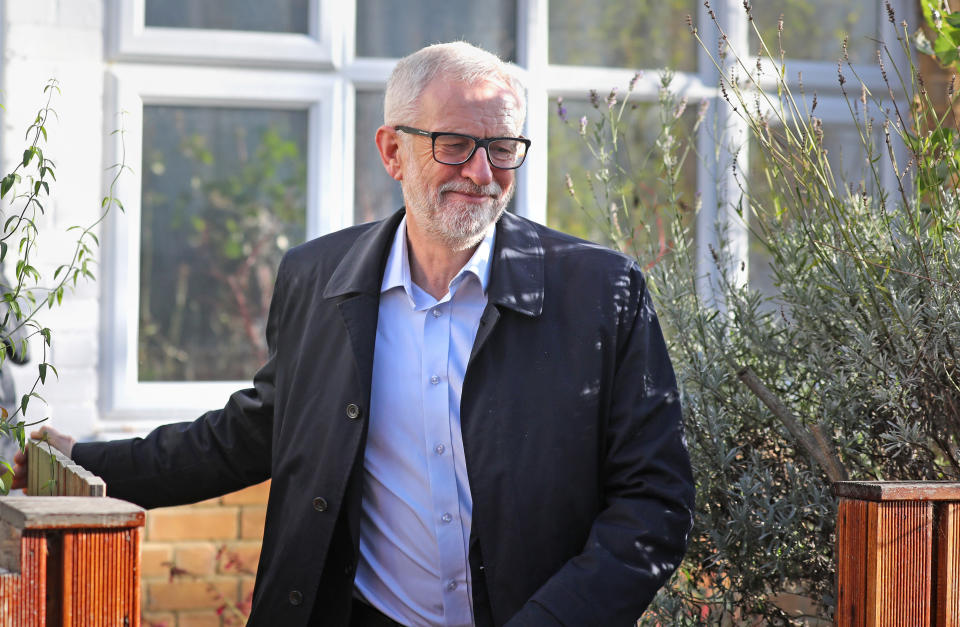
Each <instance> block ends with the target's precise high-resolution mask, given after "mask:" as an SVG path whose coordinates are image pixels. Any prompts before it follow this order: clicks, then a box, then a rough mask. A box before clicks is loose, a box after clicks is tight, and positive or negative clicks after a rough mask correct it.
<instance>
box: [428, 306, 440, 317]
mask: <svg viewBox="0 0 960 627" xmlns="http://www.w3.org/2000/svg"><path fill="white" fill-rule="evenodd" d="M430 313H431V314H433V317H434V318H439V317H440V316H441V315H443V314H442V313H441V312H440V310H439V309H437V308H436V307H434V308H433V309H432V310H431V311H430Z"/></svg>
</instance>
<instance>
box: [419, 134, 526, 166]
mask: <svg viewBox="0 0 960 627" xmlns="http://www.w3.org/2000/svg"><path fill="white" fill-rule="evenodd" d="M476 144H477V142H476V141H475V140H473V139H471V138H470V137H463V136H462V135H442V134H441V135H437V137H436V139H435V140H434V142H433V156H434V158H435V159H436V160H437V161H439V162H440V163H445V164H448V165H459V164H461V163H463V162H465V161H466V160H467V159H469V158H470V156H471V154H472V153H473V151H474V148H475V147H476ZM526 151H527V146H526V144H524V143H523V142H521V141H517V140H515V139H495V140H493V141H491V142H489V144H488V145H487V157H488V158H489V159H490V163H492V164H493V165H495V166H496V167H498V168H515V167H517V166H519V165H520V164H521V163H523V159H524V157H525V156H526Z"/></svg>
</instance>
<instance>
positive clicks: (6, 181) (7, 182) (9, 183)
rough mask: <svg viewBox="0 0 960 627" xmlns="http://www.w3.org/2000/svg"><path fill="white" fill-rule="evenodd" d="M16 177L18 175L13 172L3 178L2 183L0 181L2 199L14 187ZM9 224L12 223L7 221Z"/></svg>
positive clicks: (0, 196)
mask: <svg viewBox="0 0 960 627" xmlns="http://www.w3.org/2000/svg"><path fill="white" fill-rule="evenodd" d="M15 177H16V175H15V174H13V173H12V172H11V173H10V174H8V175H6V176H5V177H3V180H2V181H0V198H3V197H4V196H6V195H7V192H9V191H10V188H11V187H13V183H14V181H16V178H15ZM9 222H10V221H9V220H7V223H9Z"/></svg>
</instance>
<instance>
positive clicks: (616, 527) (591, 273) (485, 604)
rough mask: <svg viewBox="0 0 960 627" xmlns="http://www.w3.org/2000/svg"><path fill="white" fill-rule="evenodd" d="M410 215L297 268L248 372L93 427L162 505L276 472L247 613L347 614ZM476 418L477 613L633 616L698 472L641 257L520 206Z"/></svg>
mask: <svg viewBox="0 0 960 627" xmlns="http://www.w3.org/2000/svg"><path fill="white" fill-rule="evenodd" d="M401 216H402V211H401V212H398V213H397V214H395V215H393V216H392V217H390V218H388V219H387V220H385V221H382V222H378V223H373V224H364V225H360V226H355V227H351V228H348V229H346V230H343V231H340V232H337V233H333V234H331V235H327V236H324V237H321V238H319V239H317V240H314V241H311V242H308V243H306V244H304V245H302V246H299V247H297V248H294V249H293V250H291V251H290V252H289V253H288V254H287V255H286V256H285V257H284V259H283V261H282V262H281V264H280V269H279V272H278V276H277V282H276V288H275V291H274V296H273V302H272V304H271V307H270V317H269V321H268V323H267V339H268V342H269V346H270V359H269V361H268V363H267V364H266V365H265V366H264V367H263V368H262V369H261V370H260V371H259V372H258V373H257V374H256V376H255V377H254V381H253V384H254V385H253V388H252V389H247V390H243V391H239V392H236V393H235V394H233V395H232V396H231V397H230V400H229V402H228V403H227V405H226V406H225V407H224V408H223V409H221V410H217V411H213V412H209V413H207V414H204V415H203V416H201V417H200V418H199V419H198V420H196V421H194V422H192V423H182V424H175V425H168V426H165V427H160V428H158V429H156V430H155V431H153V432H152V433H151V434H150V435H149V436H147V437H146V438H144V439H132V440H123V441H117V442H110V443H87V444H78V445H76V447H75V448H74V451H73V456H74V458H75V459H76V461H77V462H78V463H80V464H81V465H83V466H85V467H86V468H88V469H90V470H92V471H93V472H95V473H97V474H99V475H100V476H102V477H103V478H104V479H105V480H106V482H107V486H108V490H109V493H110V494H111V495H112V496H116V497H119V498H123V499H127V500H130V501H133V502H135V503H139V504H140V505H143V506H145V507H159V506H166V505H174V504H180V503H186V502H192V501H199V500H202V499H206V498H210V497H213V496H215V495H219V494H223V493H226V492H229V491H232V490H236V489H239V488H242V487H244V486H248V485H251V484H254V483H257V482H260V481H263V480H264V479H266V478H268V477H272V478H273V481H272V484H271V488H270V498H269V504H268V507H267V518H266V527H265V530H264V539H263V550H262V553H261V557H260V565H259V569H258V571H257V584H256V587H255V590H254V595H253V609H252V613H251V616H250V622H249V624H250V625H263V626H273V625H281V626H295V625H313V624H316V625H344V624H346V623H347V620H348V616H349V611H350V602H351V594H352V593H351V591H352V587H353V576H354V572H355V567H356V561H357V555H358V549H357V542H358V528H359V519H360V500H361V474H362V472H361V468H362V464H363V448H364V441H365V437H366V429H367V407H368V406H369V399H370V382H371V373H372V368H373V349H374V341H375V334H376V326H377V310H378V298H379V293H380V282H381V278H382V274H383V268H384V264H385V262H386V258H387V254H388V251H389V248H390V244H391V241H392V238H393V234H394V232H395V231H396V227H397V225H398V224H399V222H400V218H401ZM492 263H493V267H492V271H491V278H490V285H489V290H488V294H487V296H488V300H489V303H488V305H487V308H486V310H485V311H484V313H483V316H482V319H481V321H480V327H479V330H478V332H477V337H476V341H475V343H474V346H473V350H472V353H471V356H470V361H469V363H468V366H467V372H466V376H465V378H464V383H463V394H462V401H461V423H462V430H463V441H464V449H465V454H466V462H467V473H468V476H469V481H470V491H471V494H472V497H473V527H472V532H471V535H470V554H469V560H470V567H471V575H472V579H473V590H472V593H473V599H474V608H475V612H476V623H477V624H478V625H490V624H494V625H502V624H509V625H511V626H514V625H559V624H564V625H570V626H580V625H602V626H610V625H623V626H624V627H627V625H630V624H632V622H633V621H635V620H636V619H637V618H638V617H639V615H640V614H641V613H642V611H643V608H645V607H646V606H647V604H648V603H649V602H650V600H651V599H652V598H653V596H654V594H655V593H656V591H657V589H658V588H659V587H660V586H661V585H662V584H663V583H664V581H665V580H666V579H667V577H669V575H670V574H671V573H672V572H673V570H674V569H675V568H676V567H677V566H678V564H679V563H680V560H681V558H682V556H683V553H684V550H685V547H686V543H687V536H688V533H689V530H690V525H691V511H692V507H693V485H692V477H691V472H690V463H689V459H688V456H687V451H686V446H685V444H684V438H683V432H682V426H681V412H680V406H679V403H678V398H677V397H678V395H677V391H676V383H675V380H674V375H673V370H672V368H671V366H670V361H669V359H668V357H667V354H666V347H665V345H664V341H663V337H662V334H661V332H660V327H659V324H658V322H657V318H656V314H655V313H654V310H653V307H652V306H651V303H650V299H649V296H648V293H647V290H646V287H645V282H644V278H643V276H642V275H641V273H640V270H639V268H638V267H637V265H636V263H635V262H634V261H632V260H630V259H629V258H627V257H625V256H623V255H620V254H618V253H615V252H612V251H610V250H607V249H605V248H602V247H600V246H596V245H593V244H589V243H586V242H583V241H581V240H577V239H575V238H572V237H570V236H567V235H564V234H561V233H558V232H556V231H552V230H550V229H547V228H546V227H543V226H541V225H538V224H535V223H533V222H530V221H528V220H525V219H523V218H519V217H516V216H513V215H511V214H504V216H503V217H502V218H501V219H500V221H499V223H498V225H497V237H496V244H495V252H494V258H493V262H492Z"/></svg>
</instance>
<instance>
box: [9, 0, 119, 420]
mask: <svg viewBox="0 0 960 627" xmlns="http://www.w3.org/2000/svg"><path fill="white" fill-rule="evenodd" d="M2 8H3V25H2V34H3V42H2V49H3V66H2V89H3V94H2V96H0V98H2V102H3V105H4V107H5V111H4V112H3V113H2V135H0V151H2V153H0V154H2V160H0V167H2V170H3V172H4V173H6V172H8V171H10V170H11V169H12V168H13V167H14V166H15V165H16V163H17V162H18V161H19V160H20V158H21V156H22V154H23V150H24V148H25V147H26V143H25V141H24V132H25V131H26V128H27V127H28V126H29V125H30V124H31V123H32V122H33V120H34V118H35V117H36V115H37V111H38V109H39V108H40V107H41V106H42V105H43V103H44V93H43V86H44V84H45V83H46V82H47V80H48V79H49V78H56V79H57V80H58V81H59V82H60V89H61V91H62V94H61V95H57V96H55V97H54V101H53V107H54V108H55V110H56V111H57V114H58V116H59V119H53V120H52V121H50V122H49V123H48V125H47V126H48V133H49V143H48V144H47V145H46V146H44V147H43V150H44V153H45V156H46V157H47V158H49V159H52V160H53V161H54V162H55V163H56V177H57V180H56V182H54V183H52V187H51V197H50V198H49V199H48V200H46V201H45V202H44V204H45V208H46V213H45V215H44V216H42V217H41V218H40V219H39V220H38V226H39V228H40V239H39V241H40V248H39V250H38V254H39V257H38V259H37V261H38V263H37V267H38V268H39V269H40V270H41V272H42V273H43V275H44V279H45V280H44V285H49V284H50V283H52V279H53V272H54V269H55V268H56V266H57V265H59V264H60V263H63V262H66V261H68V260H69V258H70V255H71V253H72V250H73V243H74V242H75V241H76V238H75V236H73V235H72V234H70V233H66V229H67V228H68V227H70V226H73V225H88V224H90V223H92V222H93V221H95V220H96V218H97V217H98V216H99V209H100V200H101V198H102V196H103V184H102V181H103V165H102V163H103V158H102V155H103V137H104V130H105V129H104V119H103V110H104V108H103V80H104V79H103V77H104V61H103V48H104V45H103V41H104V38H103V22H104V20H103V2H102V1H101V0H6V1H5V2H4V3H3V5H2ZM4 203H5V206H4V213H6V214H9V211H10V210H11V207H10V206H9V205H8V204H6V199H5V200H4ZM97 235H98V236H99V235H101V233H100V232H99V231H98V232H97ZM13 252H14V251H11V252H10V253H8V254H9V255H12V254H13ZM8 265H9V264H8ZM11 274H12V267H10V268H9V269H8V276H9V275H11ZM99 297H100V286H99V285H98V284H96V283H92V282H87V283H81V284H79V285H78V287H77V289H76V290H75V291H74V292H72V293H68V294H66V295H65V296H64V300H63V306H62V307H60V308H54V309H53V310H43V311H42V312H41V314H40V317H39V320H40V322H41V324H43V325H44V326H47V327H49V328H50V329H51V330H52V332H53V336H52V339H53V344H52V347H51V351H50V355H49V359H48V361H49V362H50V363H52V364H54V366H55V367H56V368H57V370H58V371H59V373H60V378H59V381H57V379H56V378H55V377H48V379H47V384H46V385H45V386H43V388H42V389H40V390H39V393H40V394H41V395H42V396H44V398H46V399H47V401H48V402H49V405H48V406H47V407H44V406H43V404H42V403H40V402H38V401H36V400H35V399H34V401H33V402H32V403H31V405H30V407H29V408H28V413H27V419H28V421H33V420H36V419H38V418H41V417H43V416H50V424H51V425H54V426H56V427H58V428H63V429H66V430H67V431H69V432H71V433H73V434H76V435H79V436H83V437H90V436H93V435H95V434H94V429H95V424H96V422H97V389H98V378H97V360H98V338H99V335H100V322H99V320H100V306H99ZM36 339H37V338H34V341H33V342H32V343H31V351H32V354H31V361H30V363H29V364H28V365H26V366H22V367H17V366H12V365H11V366H6V365H5V366H4V367H11V368H12V369H13V370H14V371H15V372H14V377H15V380H16V382H17V388H18V389H17V391H18V393H20V394H22V393H24V392H25V391H29V388H30V386H31V385H32V383H33V381H34V379H35V378H36V374H37V364H38V363H39V361H40V358H41V356H42V342H40V341H36Z"/></svg>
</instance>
